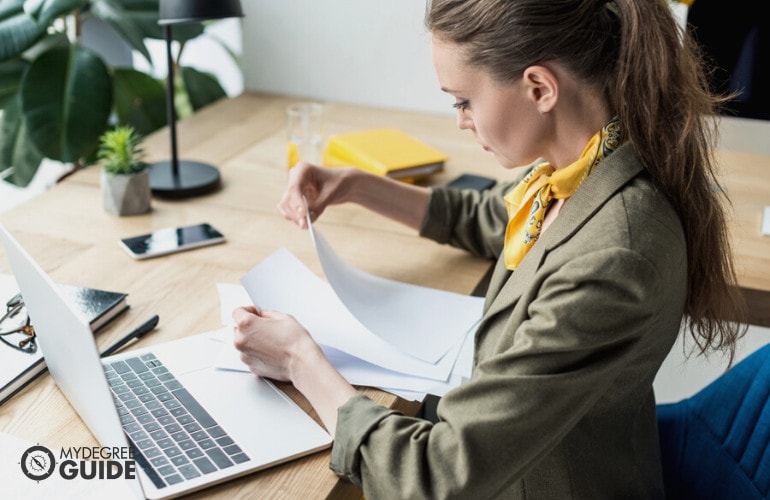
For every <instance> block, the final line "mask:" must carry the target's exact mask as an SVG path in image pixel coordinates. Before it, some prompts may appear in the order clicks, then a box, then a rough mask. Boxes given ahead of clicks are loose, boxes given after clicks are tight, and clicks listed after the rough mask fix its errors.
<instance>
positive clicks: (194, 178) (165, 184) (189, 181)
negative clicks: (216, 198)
mask: <svg viewBox="0 0 770 500" xmlns="http://www.w3.org/2000/svg"><path fill="white" fill-rule="evenodd" d="M220 184H221V178H220V175H219V170H217V169H216V167H213V166H211V165H208V164H206V163H201V162H197V161H188V160H180V161H179V168H178V175H177V176H174V174H173V172H172V168H171V162H170V161H161V162H157V163H153V164H152V165H150V188H151V189H152V194H154V195H156V196H160V197H162V198H192V197H194V196H200V195H204V194H207V193H210V192H212V191H215V190H217V189H218V188H219V186H220Z"/></svg>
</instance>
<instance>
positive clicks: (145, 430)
mask: <svg viewBox="0 0 770 500" xmlns="http://www.w3.org/2000/svg"><path fill="white" fill-rule="evenodd" d="M104 372H105V374H106V375H107V382H108V383H109V385H110V389H111V390H112V397H113V399H114V400H115V406H116V407H117V409H118V414H119V415H120V420H121V422H122V424H123V430H124V431H125V433H126V435H127V436H128V438H129V440H130V443H131V446H132V447H133V448H134V459H135V460H136V462H137V463H138V464H139V465H140V466H141V467H142V468H143V469H144V471H145V472H146V473H147V475H148V476H149V477H150V479H151V480H152V482H153V483H154V484H155V486H156V487H157V488H163V487H165V486H166V485H171V484H176V483H180V482H182V481H185V480H188V479H194V478H196V477H200V476H203V475H206V474H210V473H212V472H215V471H217V470H220V469H226V468H227V467H232V466H233V465H235V464H237V463H242V462H246V461H247V460H249V457H248V456H247V455H246V454H245V453H244V452H243V451H242V450H241V448H240V447H239V446H238V445H237V444H235V443H234V442H233V440H232V439H231V438H230V436H228V435H227V433H226V432H225V431H224V430H223V429H222V428H221V427H220V426H219V425H217V423H216V421H214V419H213V418H212V417H211V415H209V414H208V412H206V410H205V409H203V407H202V406H201V405H200V404H199V403H198V402H197V401H196V400H195V399H194V398H193V396H192V395H191V394H190V393H189V392H188V391H187V390H186V389H185V388H184V387H183V386H182V384H181V383H180V382H179V381H178V380H177V379H176V378H175V377H174V376H173V375H172V374H171V373H170V372H169V371H168V369H167V368H166V367H165V366H163V363H162V362H161V361H160V360H159V359H157V358H156V357H155V355H154V354H151V353H148V354H143V355H141V356H137V357H134V358H129V359H125V360H122V361H115V362H112V363H109V364H105V365H104Z"/></svg>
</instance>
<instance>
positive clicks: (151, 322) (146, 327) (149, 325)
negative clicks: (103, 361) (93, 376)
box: [102, 314, 160, 357]
mask: <svg viewBox="0 0 770 500" xmlns="http://www.w3.org/2000/svg"><path fill="white" fill-rule="evenodd" d="M159 319H160V318H158V315H157V314H156V315H155V316H153V317H152V318H150V319H148V320H147V321H145V322H144V323H142V324H141V325H139V326H138V327H136V329H135V330H134V331H132V332H131V333H129V334H128V335H126V336H125V337H123V338H122V339H120V340H118V341H117V342H115V343H114V344H112V345H111V346H110V347H108V348H107V350H105V351H104V352H103V353H102V357H105V356H109V355H110V354H112V353H114V352H115V351H117V350H118V349H120V348H121V347H123V346H124V345H126V344H127V343H129V342H130V341H131V340H133V339H140V338H142V337H144V336H145V335H147V334H148V333H150V332H151V331H153V330H154V329H155V327H156V326H157V325H158V320H159Z"/></svg>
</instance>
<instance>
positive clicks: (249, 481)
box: [0, 94, 770, 498]
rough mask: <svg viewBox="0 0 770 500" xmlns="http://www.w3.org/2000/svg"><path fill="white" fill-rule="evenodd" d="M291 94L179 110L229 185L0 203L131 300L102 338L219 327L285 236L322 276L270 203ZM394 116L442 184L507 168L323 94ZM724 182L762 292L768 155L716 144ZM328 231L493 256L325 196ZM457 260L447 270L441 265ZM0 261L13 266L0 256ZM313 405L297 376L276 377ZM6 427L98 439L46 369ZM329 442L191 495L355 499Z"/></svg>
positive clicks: (79, 278) (755, 286)
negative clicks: (234, 287) (207, 229)
mask: <svg viewBox="0 0 770 500" xmlns="http://www.w3.org/2000/svg"><path fill="white" fill-rule="evenodd" d="M291 101H294V100H293V99H287V98H283V97H274V96H259V95H249V94H247V95H242V96H240V97H238V98H235V99H230V100H225V101H221V102H219V103H217V104H215V105H212V106H210V107H209V108H206V109H204V110H202V111H201V112H199V113H197V114H196V115H195V116H194V117H192V118H191V119H188V120H185V121H182V122H180V123H179V127H178V138H179V151H180V158H183V159H193V160H199V161H205V162H209V163H212V164H214V165H216V166H218V167H219V168H220V170H221V173H222V176H223V188H222V190H220V191H219V192H217V193H214V194H212V195H209V196H204V197H201V198H195V199H192V200H186V201H166V200H160V199H154V200H153V211H152V213H150V214H147V215H143V216H136V217H122V218H120V217H115V216H111V215H109V214H107V213H106V212H105V211H104V210H103V209H102V206H101V198H100V190H99V170H98V169H97V168H95V167H91V168H87V169H85V170H83V171H81V172H78V173H76V174H74V175H72V176H71V177H69V178H67V179H66V180H65V181H63V182H62V183H60V184H58V185H57V186H55V187H53V188H52V189H50V190H49V191H47V192H46V193H44V194H43V195H41V196H39V197H37V198H35V199H33V200H32V201H30V202H29V203H27V204H25V205H22V206H19V207H17V208H15V209H13V210H11V211H9V212H6V213H4V214H0V222H2V223H3V224H5V225H6V226H7V227H8V228H9V229H10V230H11V231H13V233H14V234H15V235H17V237H18V238H19V240H20V241H21V243H22V244H23V245H24V246H25V247H26V248H27V249H28V250H29V251H30V253H31V254H32V255H33V257H34V258H35V259H36V260H37V261H38V262H39V263H40V265H41V266H42V267H43V268H44V269H45V270H46V271H48V272H49V273H50V274H51V276H52V277H53V279H54V280H56V281H57V282H61V283H71V284H76V285H82V286H91V287H96V288H104V289H113V290H118V291H126V292H128V293H129V303H130V304H131V309H130V310H129V312H128V313H127V314H125V315H123V316H121V317H120V318H119V319H118V320H117V321H116V322H115V323H114V324H113V325H111V326H110V327H109V328H108V329H107V330H106V331H104V332H101V333H100V334H99V335H98V336H97V342H98V344H99V346H100V347H101V348H105V347H106V346H107V345H109V344H111V343H112V342H113V341H115V340H116V339H117V338H119V337H120V336H121V335H123V334H124V333H125V332H127V331H129V329H131V328H133V327H135V326H137V325H138V324H140V323H141V322H142V321H144V320H145V319H147V318H149V317H150V316H151V315H152V314H156V313H157V314H159V315H160V318H161V321H160V325H159V330H158V331H157V332H156V333H153V334H152V335H149V336H148V337H146V338H144V339H142V340H141V344H140V345H142V346H146V345H151V344H153V343H158V342H162V341H166V340H170V339H174V338H179V337H183V336H185V335H188V334H194V333H199V332H203V331H207V330H211V329H215V328H218V327H219V326H220V314H219V300H218V296H217V291H216V287H215V285H216V283H220V282H221V283H237V282H238V280H239V279H240V277H241V276H243V275H244V274H245V273H246V272H247V271H248V270H249V269H251V267H253V266H254V265H256V264H258V263H259V262H260V261H262V260H263V259H264V258H266V257H267V256H268V255H270V254H271V253H273V252H274V251H275V250H277V249H278V248H280V247H282V246H285V247H287V248H288V249H289V250H290V251H291V252H292V253H294V254H295V255H296V256H297V257H299V258H300V259H301V260H302V261H303V262H304V263H305V264H306V265H308V266H309V267H310V268H311V269H312V270H313V271H314V272H316V273H318V274H319V275H322V271H321V267H320V264H319V262H318V261H317V258H316V255H315V251H314V249H313V246H312V242H311V241H310V237H309V235H308V234H307V233H306V232H304V231H300V230H298V229H297V228H296V227H295V226H294V225H293V224H291V223H288V222H286V221H284V220H283V219H282V218H281V217H280V216H279V215H278V214H277V212H276V211H275V206H276V204H277V202H278V199H279V197H280V195H281V193H282V191H283V188H284V185H285V182H286V172H287V171H286V145H285V137H284V107H285V106H286V104H288V103H289V102H291ZM382 126H393V127H398V128H401V129H402V130H405V131H406V132H409V133H412V134H414V135H416V136H418V137H420V138H421V139H423V140H425V141H426V142H428V143H430V144H432V145H433V146H435V147H437V148H439V149H442V150H444V151H445V152H446V153H447V154H448V155H449V157H450V161H449V162H448V164H447V168H446V171H445V172H443V173H441V174H437V175H436V176H435V177H433V178H432V179H431V182H434V183H437V184H440V183H445V182H447V181H448V180H450V179H452V178H454V177H455V176H456V175H458V174H460V173H462V172H471V173H473V172H475V173H481V174H485V175H489V176H495V177H497V178H498V179H501V180H504V179H506V178H511V177H512V176H514V175H516V173H515V172H509V171H505V170H503V169H501V168H500V167H499V166H498V165H497V163H496V162H495V161H494V159H493V158H492V157H491V155H489V154H487V153H485V152H483V151H482V150H481V148H479V147H478V145H477V144H476V143H475V141H474V139H473V138H472V136H471V135H470V134H468V133H461V132H458V131H457V130H456V127H455V120H454V118H453V117H452V116H445V115H440V116H437V115H426V114H416V113H408V112H399V111H386V110H380V109H372V108H364V107H359V106H349V105H341V104H330V105H329V106H328V108H327V133H336V132H344V131H349V130H354V129H360V128H369V127H382ZM145 150H146V151H147V153H148V158H147V159H148V160H149V161H154V160H164V159H167V158H168V156H169V153H168V150H169V140H168V134H167V133H166V132H159V133H156V134H154V135H152V136H151V137H148V138H147V140H146V141H145ZM722 159H723V161H724V163H725V165H726V167H727V168H728V171H729V176H728V177H727V178H726V185H727V189H728V192H729V193H730V195H731V197H733V198H734V205H735V217H736V219H735V220H736V224H735V225H734V232H733V238H734V240H735V242H736V245H735V246H736V258H737V261H738V268H739V272H740V279H741V285H742V286H745V287H746V288H749V289H752V290H758V291H760V292H761V293H770V239H769V238H762V237H759V236H758V234H759V233H758V227H759V225H758V224H759V219H758V217H759V215H758V213H759V212H758V210H760V209H761V205H763V204H768V203H770V192H768V191H770V189H768V187H767V186H766V183H765V185H763V184H762V183H761V182H756V181H757V179H762V178H763V176H765V175H767V172H769V171H770V158H768V157H765V156H748V157H747V156H746V155H742V154H739V153H732V152H724V153H723V156H722ZM200 221H208V222H211V223H212V224H213V225H214V226H216V227H218V228H219V229H221V230H222V231H223V232H224V233H225V235H226V236H227V239H228V242H227V243H226V244H224V245H218V246H214V247H209V248H205V249H199V250H195V251H192V252H187V253H182V254H177V255H174V256H168V257H162V258H158V259H152V260H148V261H143V262H142V261H133V260H132V259H130V258H129V257H128V256H127V255H126V254H124V253H123V251H122V250H121V249H120V248H119V247H118V244H117V240H118V239H119V238H120V237H124V236H129V235H134V234H140V233H144V232H148V231H151V230H153V229H158V228H162V227H168V226H178V225H184V224H191V223H195V222H200ZM318 224H319V227H321V228H322V230H323V232H324V235H325V236H326V237H327V239H328V240H329V242H330V243H331V244H332V245H333V246H334V248H335V249H336V250H337V251H338V252H339V254H340V255H341V256H342V257H343V258H345V259H346V260H347V261H348V262H349V263H350V264H352V265H354V266H356V267H358V268H360V269H363V270H365V271H367V272H371V273H374V274H377V275H380V276H384V277H387V278H391V279H396V280H400V281H404V282H410V283H416V284H420V285H425V286H431V287H436V288H441V289H445V290H451V291H455V292H460V293H470V292H471V291H472V290H473V289H474V288H475V287H476V284H477V283H478V281H479V279H480V278H481V277H482V276H483V275H484V273H485V272H486V271H487V269H488V268H489V265H490V263H489V261H486V260H483V259H478V258H474V257H471V256H469V255H467V254H466V253H464V252H461V251H459V250H455V249H452V248H449V247H447V246H441V245H437V244H435V243H433V242H430V241H427V240H422V239H420V238H418V237H416V235H415V234H414V232H413V231H412V230H409V229H408V228H405V227H403V226H400V225H398V224H396V223H394V222H392V221H389V220H387V219H384V218H382V217H379V216H377V215H375V214H372V213H370V212H367V211H365V210H363V209H361V208H360V207H358V206H355V205H344V206H339V207H333V208H330V209H329V210H328V211H327V212H326V213H325V214H324V216H323V217H322V218H321V219H320V220H319V223H318ZM448 270H451V272H448ZM0 272H6V273H7V272H10V270H9V268H8V264H7V262H6V261H5V258H4V256H0ZM282 388H283V389H284V390H286V391H287V393H289V394H290V395H291V396H292V397H293V398H294V399H295V400H297V401H298V402H299V403H300V404H301V405H302V406H303V408H305V409H306V410H308V412H309V413H310V414H311V415H313V416H315V415H314V414H313V412H312V410H311V409H310V408H309V405H308V404H307V402H306V401H304V399H303V398H302V397H301V396H300V395H299V394H297V393H296V391H294V390H293V389H292V388H291V387H288V386H285V385H284V386H282ZM362 391H363V392H365V393H366V394H368V395H369V396H370V397H372V398H373V399H375V400H376V401H378V402H379V403H381V404H384V405H387V406H391V407H396V408H399V409H402V410H403V411H405V412H407V413H414V412H415V411H416V409H417V405H416V404H414V403H411V404H410V403H408V402H405V401H402V400H400V399H398V398H396V397H394V396H392V395H390V394H387V393H383V392H381V391H376V390H372V389H362ZM0 431H3V432H8V433H11V434H14V435H16V436H19V437H21V438H24V439H26V440H28V441H33V442H39V443H41V444H43V445H46V446H48V447H50V448H61V447H70V446H96V445H97V443H96V441H95V440H94V438H93V437H92V436H91V434H90V433H89V431H88V430H87V429H86V427H85V425H84V424H83V423H82V422H81V421H80V419H79V417H78V416H77V415H76V414H75V413H74V411H73V410H72V409H71V407H70V406H69V404H68V403H67V402H66V400H65V399H64V398H63V397H62V395H61V394H60V393H59V391H58V389H57V388H56V386H55V385H54V383H53V381H52V380H51V378H50V377H49V376H47V375H45V376H43V377H41V378H39V379H38V380H36V381H35V382H34V383H32V384H31V385H30V386H28V387H26V388H25V389H24V390H23V391H22V392H21V393H20V394H17V395H16V396H14V398H13V399H12V400H11V401H10V402H8V403H6V404H5V405H3V406H2V407H0ZM328 461H329V452H328V451H326V452H321V453H317V454H315V455H313V456H310V457H306V458H303V459H300V460H296V461H294V462H291V463H288V464H285V465H281V466H277V467H274V468H271V469H268V470H265V471H261V472H258V473H255V474H252V475H249V476H246V477H244V478H240V479H237V480H234V481H231V482H228V483H226V484H223V485H218V486H215V487H213V488H210V489H207V490H204V491H202V492H200V493H198V494H196V495H195V497H198V498H213V497H217V498H219V497H221V498H231V497H233V496H253V497H259V498H346V497H350V498H360V491H358V490H356V488H354V487H352V486H351V485H349V484H348V483H345V482H342V481H339V480H338V479H337V477H336V476H335V475H334V474H333V473H332V472H331V471H330V470H329V469H328Z"/></svg>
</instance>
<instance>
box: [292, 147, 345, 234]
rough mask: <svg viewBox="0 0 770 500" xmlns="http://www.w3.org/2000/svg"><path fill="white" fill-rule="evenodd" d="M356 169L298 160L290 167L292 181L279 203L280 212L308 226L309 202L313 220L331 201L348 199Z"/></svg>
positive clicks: (305, 227)
mask: <svg viewBox="0 0 770 500" xmlns="http://www.w3.org/2000/svg"><path fill="white" fill-rule="evenodd" d="M355 170H356V169H355V168H328V167H319V166H316V165H313V164H310V163H307V162H300V163H298V164H297V165H296V166H294V167H293V168H292V169H291V170H289V182H288V184H287V186H286V190H285V191H284V192H283V195H282V196H281V201H280V202H279V203H278V212H279V213H280V214H281V215H283V217H284V218H285V219H288V220H290V221H293V222H295V223H296V224H297V225H298V226H299V227H300V228H302V229H307V219H306V213H305V202H307V209H308V210H309V211H310V220H311V221H312V222H314V221H315V220H316V219H317V218H318V217H319V216H320V215H321V214H322V213H323V211H324V209H326V207H328V206H329V205H335V204H339V203H344V202H345V201H348V199H347V196H348V194H349V192H350V188H351V182H352V178H353V177H354V171H355ZM303 198H304V199H303Z"/></svg>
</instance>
